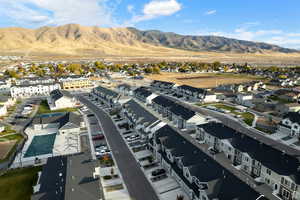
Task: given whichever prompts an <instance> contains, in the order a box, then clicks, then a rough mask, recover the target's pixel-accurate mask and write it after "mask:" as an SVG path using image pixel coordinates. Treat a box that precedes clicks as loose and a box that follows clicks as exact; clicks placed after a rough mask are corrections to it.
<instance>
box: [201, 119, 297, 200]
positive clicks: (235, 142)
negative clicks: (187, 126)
mask: <svg viewBox="0 0 300 200" xmlns="http://www.w3.org/2000/svg"><path fill="white" fill-rule="evenodd" d="M196 139H197V140H198V141H199V142H200V143H205V144H207V145H208V146H209V149H213V150H214V151H215V152H219V153H223V154H224V155H225V156H226V157H227V159H228V160H230V162H231V163H232V164H233V166H235V167H236V168H237V169H239V170H241V172H243V173H246V174H248V175H249V176H251V177H252V178H253V179H254V180H255V181H256V182H257V183H258V184H259V183H264V184H267V185H268V186H269V187H270V188H271V190H272V193H273V194H274V195H275V196H277V197H279V198H280V199H284V200H294V199H300V185H299V184H300V168H299V167H300V162H299V159H298V158H297V157H294V156H290V155H287V154H285V153H284V152H281V151H279V150H277V149H275V148H273V147H271V146H268V145H266V144H264V143H262V142H260V141H257V140H255V139H253V138H250V137H248V136H246V135H244V134H242V133H239V132H237V131H235V130H234V129H231V128H229V127H227V126H225V125H224V124H221V123H218V122H209V123H206V124H201V125H198V126H197V130H196Z"/></svg>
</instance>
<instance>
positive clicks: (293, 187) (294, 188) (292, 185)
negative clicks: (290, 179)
mask: <svg viewBox="0 0 300 200" xmlns="http://www.w3.org/2000/svg"><path fill="white" fill-rule="evenodd" d="M291 189H292V190H294V191H295V190H297V186H296V185H295V183H292V184H291Z"/></svg>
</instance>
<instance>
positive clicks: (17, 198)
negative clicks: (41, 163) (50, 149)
mask: <svg viewBox="0 0 300 200" xmlns="http://www.w3.org/2000/svg"><path fill="white" fill-rule="evenodd" d="M38 171H41V167H34V168H26V169H17V170H12V171H10V172H8V173H6V174H4V175H3V176H1V177H0V199H5V200H30V196H31V194H32V192H33V189H32V186H33V185H35V183H36V182H37V179H38V176H37V173H38Z"/></svg>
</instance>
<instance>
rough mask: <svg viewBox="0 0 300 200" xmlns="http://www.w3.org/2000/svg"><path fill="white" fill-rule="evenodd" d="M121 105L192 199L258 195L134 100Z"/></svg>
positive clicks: (162, 162)
mask: <svg viewBox="0 0 300 200" xmlns="http://www.w3.org/2000/svg"><path fill="white" fill-rule="evenodd" d="M122 108H123V109H122V110H121V115H122V117H124V118H125V119H127V122H128V123H129V126H130V127H132V128H134V129H135V130H136V132H137V133H138V134H139V135H140V136H141V138H142V139H144V141H146V142H147V146H148V148H149V150H151V151H152V152H153V155H154V158H155V159H156V161H157V162H158V163H160V165H161V166H162V167H163V168H164V169H165V170H166V172H167V173H168V174H169V176H172V177H173V178H174V179H175V180H176V181H177V182H178V184H179V185H180V186H181V188H182V189H183V190H184V191H185V192H186V194H188V196H189V198H190V199H191V200H209V199H211V200H213V199H241V200H242V199H249V200H255V199H257V198H258V197H259V196H260V194H259V193H257V192H256V191H255V190H254V189H253V188H251V187H250V186H249V185H247V184H246V183H244V182H242V181H241V180H240V179H238V178H237V177H235V176H234V175H233V174H232V173H231V172H229V171H228V170H226V169H225V168H224V167H222V166H221V165H219V164H218V163H217V162H216V161H214V160H213V159H212V158H211V157H209V156H208V155H206V154H205V153H203V152H202V151H201V150H200V149H198V148H197V147H195V146H194V145H193V144H192V143H190V142H189V141H187V140H186V139H184V138H183V137H182V136H181V135H180V134H179V133H178V132H177V131H175V130H174V129H173V128H171V127H170V126H168V125H166V123H164V122H162V121H160V120H159V119H158V118H157V117H155V116H154V115H153V114H151V113H150V112H149V111H147V110H146V109H145V108H143V106H141V105H140V104H139V103H138V102H136V101H135V100H133V99H131V100H129V101H128V102H126V103H125V104H124V105H123V107H122ZM233 188H234V189H233Z"/></svg>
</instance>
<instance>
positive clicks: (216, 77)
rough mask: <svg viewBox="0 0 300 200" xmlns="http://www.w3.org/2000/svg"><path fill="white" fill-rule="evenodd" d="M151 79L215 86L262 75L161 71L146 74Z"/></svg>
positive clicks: (255, 78) (205, 86)
mask: <svg viewBox="0 0 300 200" xmlns="http://www.w3.org/2000/svg"><path fill="white" fill-rule="evenodd" d="M146 77H147V78H148V79H151V80H160V81H168V82H173V83H176V84H179V85H190V86H193V87H198V88H213V87H216V86H217V85H224V84H233V83H244V82H250V81H254V80H260V79H261V78H260V77H255V76H248V75H244V74H224V73H201V74H196V73H194V74H186V73H175V72H174V73H173V72H172V73H169V72H161V73H160V74H153V75H149V76H146Z"/></svg>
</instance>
